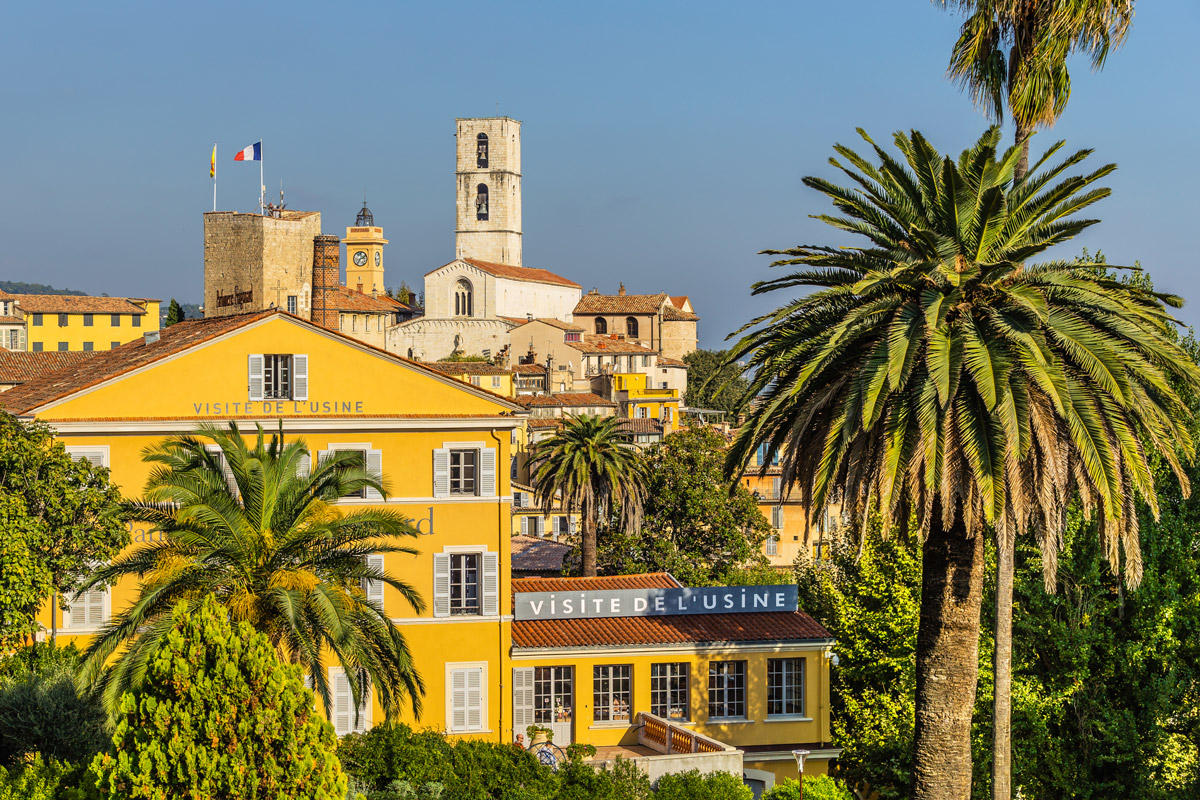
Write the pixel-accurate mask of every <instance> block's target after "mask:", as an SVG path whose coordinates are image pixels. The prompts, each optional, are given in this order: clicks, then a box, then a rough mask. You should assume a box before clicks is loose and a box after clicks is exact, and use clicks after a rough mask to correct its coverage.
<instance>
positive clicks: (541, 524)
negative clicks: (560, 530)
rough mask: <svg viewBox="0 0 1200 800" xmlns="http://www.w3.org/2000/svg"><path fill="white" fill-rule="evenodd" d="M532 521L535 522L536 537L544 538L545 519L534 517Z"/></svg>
mask: <svg viewBox="0 0 1200 800" xmlns="http://www.w3.org/2000/svg"><path fill="white" fill-rule="evenodd" d="M534 519H536V520H537V535H538V536H545V535H546V518H545V517H534Z"/></svg>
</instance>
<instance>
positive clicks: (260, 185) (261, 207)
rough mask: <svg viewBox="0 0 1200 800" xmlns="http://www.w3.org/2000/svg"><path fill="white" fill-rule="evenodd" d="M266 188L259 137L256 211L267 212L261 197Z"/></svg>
mask: <svg viewBox="0 0 1200 800" xmlns="http://www.w3.org/2000/svg"><path fill="white" fill-rule="evenodd" d="M266 189H267V185H266V184H265V183H263V152H262V139H259V140H258V213H259V214H266V213H267V207H266V205H265V204H264V203H263V198H264V195H263V192H265V191H266Z"/></svg>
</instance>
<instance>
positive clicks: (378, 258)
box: [375, 250, 383, 267]
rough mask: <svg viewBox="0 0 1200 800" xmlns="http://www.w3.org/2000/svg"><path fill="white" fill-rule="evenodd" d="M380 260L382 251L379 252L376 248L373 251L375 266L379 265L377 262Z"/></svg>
mask: <svg viewBox="0 0 1200 800" xmlns="http://www.w3.org/2000/svg"><path fill="white" fill-rule="evenodd" d="M381 261H383V253H381V252H379V251H378V250H376V251H375V266H377V267H378V266H379V263H380V262H381Z"/></svg>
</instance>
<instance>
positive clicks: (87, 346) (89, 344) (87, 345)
mask: <svg viewBox="0 0 1200 800" xmlns="http://www.w3.org/2000/svg"><path fill="white" fill-rule="evenodd" d="M94 349H95V348H94V347H93V346H92V342H84V343H83V352H85V353H90V352H92V350H94Z"/></svg>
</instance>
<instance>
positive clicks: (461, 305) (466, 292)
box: [454, 278, 475, 317]
mask: <svg viewBox="0 0 1200 800" xmlns="http://www.w3.org/2000/svg"><path fill="white" fill-rule="evenodd" d="M474 294H475V293H474V292H473V291H472V290H471V282H470V281H468V280H467V279H466V278H460V279H459V281H458V283H456V284H454V316H456V317H469V316H472V312H473V311H474V306H475V298H474Z"/></svg>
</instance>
